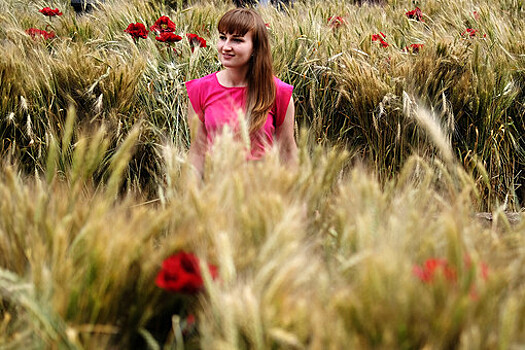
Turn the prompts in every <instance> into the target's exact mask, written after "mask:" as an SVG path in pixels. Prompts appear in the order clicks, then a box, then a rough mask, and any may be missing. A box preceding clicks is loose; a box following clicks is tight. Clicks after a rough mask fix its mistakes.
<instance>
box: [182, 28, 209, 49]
mask: <svg viewBox="0 0 525 350" xmlns="http://www.w3.org/2000/svg"><path fill="white" fill-rule="evenodd" d="M186 37H187V38H188V41H189V42H190V46H191V52H193V50H194V49H195V47H206V40H204V39H203V38H201V37H200V36H198V35H197V34H191V33H188V34H186Z"/></svg>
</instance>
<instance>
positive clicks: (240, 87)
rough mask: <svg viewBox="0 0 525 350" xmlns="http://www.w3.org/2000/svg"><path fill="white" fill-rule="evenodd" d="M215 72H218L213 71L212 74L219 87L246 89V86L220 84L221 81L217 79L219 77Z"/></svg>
mask: <svg viewBox="0 0 525 350" xmlns="http://www.w3.org/2000/svg"><path fill="white" fill-rule="evenodd" d="M217 73H219V72H215V73H214V74H213V76H214V77H215V81H216V82H217V84H218V85H219V86H220V87H222V88H224V89H246V86H224V85H222V84H221V82H220V81H219V78H218V77H217Z"/></svg>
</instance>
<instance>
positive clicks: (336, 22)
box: [328, 16, 346, 28]
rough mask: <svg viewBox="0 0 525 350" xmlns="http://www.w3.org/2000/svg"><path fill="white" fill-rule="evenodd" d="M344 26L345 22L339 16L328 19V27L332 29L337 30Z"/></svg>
mask: <svg viewBox="0 0 525 350" xmlns="http://www.w3.org/2000/svg"><path fill="white" fill-rule="evenodd" d="M344 24H346V21H345V19H344V18H343V17H341V16H332V17H329V18H328V25H329V26H330V27H332V28H339V27H340V26H342V25H344Z"/></svg>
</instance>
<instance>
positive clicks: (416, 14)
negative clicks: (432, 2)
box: [405, 7, 424, 22]
mask: <svg viewBox="0 0 525 350" xmlns="http://www.w3.org/2000/svg"><path fill="white" fill-rule="evenodd" d="M405 15H406V16H407V17H408V18H410V19H415V20H416V21H420V22H424V20H423V11H421V9H420V8H419V7H416V8H415V9H413V10H412V11H408V12H405Z"/></svg>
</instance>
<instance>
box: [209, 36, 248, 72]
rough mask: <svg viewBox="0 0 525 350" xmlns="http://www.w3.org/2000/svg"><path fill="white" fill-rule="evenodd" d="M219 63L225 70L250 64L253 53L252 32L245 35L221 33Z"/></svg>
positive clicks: (218, 46) (218, 48)
mask: <svg viewBox="0 0 525 350" xmlns="http://www.w3.org/2000/svg"><path fill="white" fill-rule="evenodd" d="M217 51H218V52H219V61H220V62H221V63H222V65H223V66H224V67H225V68H242V67H244V66H246V65H247V64H248V62H249V61H250V58H251V57H252V53H253V41H252V32H247V33H246V34H245V35H242V36H241V35H237V34H229V33H219V42H218V43H217Z"/></svg>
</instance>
